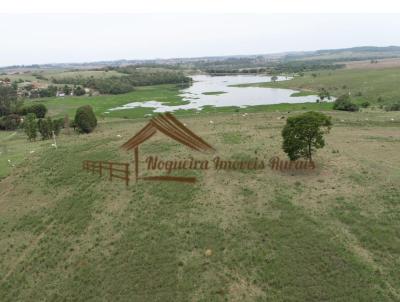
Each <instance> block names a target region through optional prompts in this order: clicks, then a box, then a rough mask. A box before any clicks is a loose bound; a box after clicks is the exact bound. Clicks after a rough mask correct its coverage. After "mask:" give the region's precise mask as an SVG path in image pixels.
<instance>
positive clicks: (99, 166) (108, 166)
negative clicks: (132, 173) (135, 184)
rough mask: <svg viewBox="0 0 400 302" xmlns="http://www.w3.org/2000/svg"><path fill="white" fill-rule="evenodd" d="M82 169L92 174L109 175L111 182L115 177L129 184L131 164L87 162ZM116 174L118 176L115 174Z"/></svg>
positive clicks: (84, 162)
mask: <svg viewBox="0 0 400 302" xmlns="http://www.w3.org/2000/svg"><path fill="white" fill-rule="evenodd" d="M82 168H83V169H84V170H86V171H91V172H92V173H99V174H100V176H102V175H103V172H105V175H107V174H108V176H109V180H111V181H112V179H113V177H115V178H119V179H123V180H125V184H126V185H128V184H129V164H128V163H115V162H106V161H93V160H85V161H83V163H82ZM114 172H116V173H117V174H115V173H114ZM121 174H122V175H121Z"/></svg>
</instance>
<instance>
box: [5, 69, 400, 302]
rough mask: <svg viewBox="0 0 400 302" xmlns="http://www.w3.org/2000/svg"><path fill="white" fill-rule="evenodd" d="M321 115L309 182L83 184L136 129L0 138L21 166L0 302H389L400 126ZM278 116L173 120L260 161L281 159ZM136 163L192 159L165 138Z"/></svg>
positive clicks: (203, 176) (9, 204)
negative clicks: (325, 121)
mask: <svg viewBox="0 0 400 302" xmlns="http://www.w3.org/2000/svg"><path fill="white" fill-rule="evenodd" d="M326 77H328V76H326ZM295 81H296V80H295ZM297 81H298V80H297ZM279 84H280V83H279ZM52 102H54V103H55V102H56V101H50V102H49V103H47V104H48V105H52ZM72 102H74V101H73V100H72ZM66 103H67V101H65V103H64V104H66ZM65 106H67V105H65ZM49 107H50V106H49ZM50 108H51V112H54V113H57V111H56V110H57V107H56V106H55V105H54V107H50ZM66 110H67V112H69V111H68V110H70V109H66ZM328 113H329V114H330V115H332V116H333V121H334V127H333V129H332V131H331V133H330V134H329V135H327V136H326V142H327V145H326V147H325V148H324V149H323V150H321V151H320V152H318V153H317V156H316V158H315V160H316V163H317V169H316V170H315V171H309V172H306V173H305V172H303V173H299V172H279V171H272V170H270V169H269V168H267V169H265V170H260V171H247V172H244V171H242V172H239V171H219V172H215V171H212V170H210V171H204V172H200V171H198V172H196V176H197V177H198V178H199V181H198V183H197V184H195V185H190V184H181V183H162V182H155V183H150V182H138V183H137V184H134V183H133V184H130V185H129V186H128V187H126V186H125V185H124V183H123V182H122V181H118V180H117V181H114V180H113V181H112V182H109V181H108V180H107V177H105V176H104V177H100V176H98V175H96V174H93V175H92V174H91V173H88V172H86V171H82V169H81V163H82V161H83V160H86V159H91V160H113V161H122V162H125V161H130V160H131V159H132V154H131V153H127V152H125V151H123V150H121V149H120V148H119V147H120V146H121V145H122V144H123V143H124V142H125V141H126V140H127V139H128V138H130V137H131V136H132V135H134V134H135V133H136V132H137V131H138V130H139V129H141V128H142V127H143V126H144V125H145V124H146V122H147V120H146V119H143V118H141V119H135V120H126V119H125V120H124V119H105V120H104V121H100V124H99V127H98V128H97V129H96V131H95V132H94V133H92V134H90V135H77V134H71V135H66V134H62V135H60V137H59V139H58V146H59V147H58V149H57V150H56V149H54V148H53V147H51V142H49V141H46V142H35V143H27V142H26V138H25V137H24V136H23V134H21V133H17V134H15V135H12V133H7V134H4V136H3V135H2V137H1V138H2V140H3V139H7V140H8V142H9V144H11V146H12V147H10V148H11V149H12V151H13V153H12V154H14V152H15V153H17V154H21V156H22V157H21V156H20V155H19V156H20V157H21V160H22V161H20V162H19V163H18V164H16V166H15V167H13V168H12V169H10V170H9V171H10V173H11V175H10V176H9V177H7V178H6V179H4V180H2V181H1V182H0V230H1V231H0V256H1V257H0V297H1V301H47V300H48V301H63V300H66V301H346V302H347V301H371V302H372V301H374V302H375V301H399V300H400V284H399V282H398V281H399V280H400V269H399V268H400V262H399V261H400V260H399V259H400V239H399V238H400V236H399V230H400V215H399V213H400V208H399V200H400V188H399V186H398V183H399V181H400V161H399V150H400V131H399V127H400V114H399V113H398V112H397V113H396V112H390V113H386V112H362V113H342V112H328ZM289 114H293V113H289ZM287 116H288V113H275V112H264V113H249V114H248V115H247V116H243V115H242V114H241V113H232V112H226V113H216V114H213V113H211V112H208V113H204V114H199V115H192V116H182V117H180V119H181V120H182V122H184V123H186V124H187V126H188V127H189V128H190V129H192V130H193V131H194V132H196V133H197V134H199V135H200V136H201V137H202V138H204V139H205V140H206V141H207V142H209V143H210V144H211V145H213V146H214V147H215V148H216V149H217V155H218V156H221V157H224V158H235V159H248V158H253V157H258V158H259V159H264V160H266V161H268V159H269V158H271V157H272V156H280V157H281V158H284V157H285V155H284V154H283V153H282V151H281V148H280V146H281V136H280V131H281V129H282V127H283V125H284V123H285V119H284V118H282V117H287ZM392 119H393V120H392ZM210 120H212V121H213V123H210ZM11 135H12V136H11ZM32 150H36V151H35V152H34V153H31V152H30V151H32ZM145 154H148V155H158V156H160V157H161V156H163V157H164V158H176V157H179V156H186V155H188V154H189V155H190V154H192V155H193V156H196V153H193V152H188V151H187V150H186V149H185V147H183V146H180V145H177V144H176V143H175V142H173V141H171V140H170V139H168V138H165V137H164V136H162V135H160V134H157V136H156V137H154V138H152V139H151V140H150V141H148V142H146V143H144V145H143V146H142V147H141V156H142V157H141V159H142V160H144V155H145ZM212 156H213V155H210V157H212ZM142 164H143V163H142ZM0 165H1V163H0ZM3 166H4V163H3ZM3 166H0V167H3Z"/></svg>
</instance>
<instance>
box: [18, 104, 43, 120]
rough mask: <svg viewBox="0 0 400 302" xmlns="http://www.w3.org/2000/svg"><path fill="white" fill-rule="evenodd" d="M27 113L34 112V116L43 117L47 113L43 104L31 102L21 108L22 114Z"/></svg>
mask: <svg viewBox="0 0 400 302" xmlns="http://www.w3.org/2000/svg"><path fill="white" fill-rule="evenodd" d="M28 113H34V114H35V116H36V118H44V117H45V116H46V113H47V108H46V106H45V105H43V104H33V105H31V106H28V107H23V108H22V109H21V114H22V115H27V114H28Z"/></svg>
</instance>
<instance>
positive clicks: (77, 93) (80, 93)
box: [74, 86, 86, 96]
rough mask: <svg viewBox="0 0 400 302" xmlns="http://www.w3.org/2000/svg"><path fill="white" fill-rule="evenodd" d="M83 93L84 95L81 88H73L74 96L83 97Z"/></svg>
mask: <svg viewBox="0 0 400 302" xmlns="http://www.w3.org/2000/svg"><path fill="white" fill-rule="evenodd" d="M85 93H86V92H85V89H83V88H82V87H81V86H78V87H76V88H74V95H76V96H81V95H84V94H85Z"/></svg>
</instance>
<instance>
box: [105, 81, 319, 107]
mask: <svg viewBox="0 0 400 302" xmlns="http://www.w3.org/2000/svg"><path fill="white" fill-rule="evenodd" d="M192 78H193V81H194V82H193V85H191V86H190V87H189V88H186V89H182V90H181V94H180V95H181V96H182V98H183V100H184V101H186V102H187V104H184V105H177V106H171V105H167V104H165V103H160V102H157V101H147V102H132V103H128V104H125V105H123V106H121V107H116V108H112V109H110V111H112V110H124V109H132V108H137V107H146V108H154V111H155V112H166V111H175V110H180V109H184V110H185V109H197V110H201V109H202V108H203V107H204V106H215V107H226V106H238V107H246V106H254V105H269V104H279V103H306V102H315V101H316V100H317V98H318V96H316V95H315V96H312V95H311V96H301V97H291V96H290V95H291V94H292V93H294V92H297V91H296V90H291V89H280V88H262V87H230V85H236V84H248V83H261V82H270V81H271V77H269V76H258V75H233V76H209V75H196V76H193V77H192ZM285 80H290V78H288V77H278V81H285ZM217 91H219V92H222V91H223V92H224V93H222V94H219V95H205V94H204V93H207V92H217Z"/></svg>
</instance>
